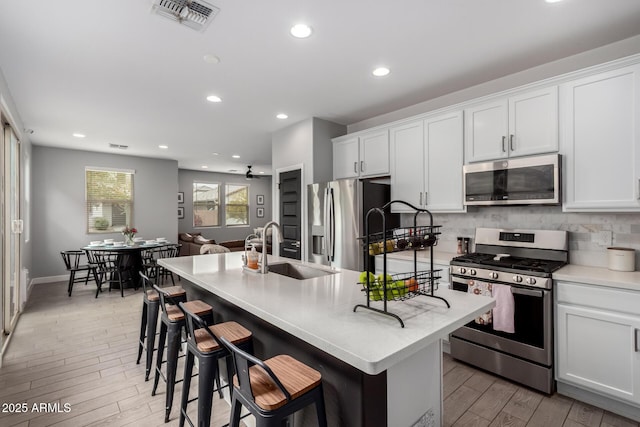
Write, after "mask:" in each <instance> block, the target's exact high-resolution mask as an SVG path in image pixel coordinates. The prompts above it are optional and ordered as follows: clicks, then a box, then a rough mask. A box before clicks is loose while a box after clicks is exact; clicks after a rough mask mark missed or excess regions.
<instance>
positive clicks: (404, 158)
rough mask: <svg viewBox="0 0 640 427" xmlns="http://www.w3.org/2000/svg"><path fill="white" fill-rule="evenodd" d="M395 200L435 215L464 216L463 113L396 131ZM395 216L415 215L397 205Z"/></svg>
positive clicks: (393, 144)
mask: <svg viewBox="0 0 640 427" xmlns="http://www.w3.org/2000/svg"><path fill="white" fill-rule="evenodd" d="M389 133H390V139H391V142H390V143H391V166H390V168H391V199H392V200H404V201H406V202H409V203H411V204H412V205H414V206H416V207H419V208H423V209H428V210H429V211H431V212H464V211H465V208H464V206H463V195H462V164H463V124H462V111H455V112H452V113H446V114H441V115H438V116H434V117H429V118H426V119H424V120H416V121H414V122H410V123H407V124H403V125H399V126H395V127H392V128H391V129H390V130H389ZM391 209H392V211H393V212H413V210H412V209H411V208H409V207H408V206H405V205H399V204H395V205H393V206H392V207H391Z"/></svg>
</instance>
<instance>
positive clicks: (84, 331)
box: [0, 283, 640, 427]
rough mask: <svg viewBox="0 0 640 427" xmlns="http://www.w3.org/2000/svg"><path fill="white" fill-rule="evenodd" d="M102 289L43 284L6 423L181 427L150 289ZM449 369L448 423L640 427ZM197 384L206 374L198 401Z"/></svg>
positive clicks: (2, 422) (215, 422)
mask: <svg viewBox="0 0 640 427" xmlns="http://www.w3.org/2000/svg"><path fill="white" fill-rule="evenodd" d="M94 292H95V286H94V285H92V284H91V283H90V284H89V285H88V286H86V287H85V286H83V285H76V286H75V287H74V290H73V296H72V297H71V298H69V297H67V295H66V283H55V284H41V285H36V286H35V287H34V289H33V291H32V293H31V295H30V298H29V301H28V303H27V307H26V308H25V311H24V313H23V314H22V316H21V318H20V321H19V323H18V326H17V328H16V330H15V331H14V336H13V337H12V338H11V343H10V345H9V348H8V350H7V352H6V354H5V357H4V360H3V364H2V367H1V368H0V404H2V406H3V407H2V408H0V409H4V410H5V411H2V412H0V426H3V427H4V426H7V427H8V426H20V427H26V426H29V427H34V426H72V427H79V426H89V425H90V426H136V427H137V426H142V427H146V426H150V427H155V426H168V427H173V426H177V425H178V404H179V403H178V402H179V399H180V394H181V393H182V387H181V384H178V385H177V387H176V393H175V396H174V403H173V405H174V407H173V410H172V413H171V419H170V422H169V423H168V424H165V423H164V422H163V421H164V406H165V392H164V387H163V386H164V384H163V383H162V382H161V384H160V387H159V391H158V393H157V394H156V396H153V397H152V396H151V388H152V385H153V383H152V381H149V382H145V381H144V364H140V365H137V364H136V361H135V360H136V356H137V340H138V333H139V327H140V310H141V308H142V294H141V292H140V291H137V292H136V291H133V290H127V291H126V292H125V298H121V297H120V293H119V292H117V291H113V292H111V293H109V292H104V293H102V294H101V295H100V296H99V297H98V298H97V299H95V298H94V297H93V295H94ZM143 359H144V358H143ZM181 366H182V365H181V364H180V366H179V371H178V372H179V373H178V375H179V377H181V376H182V369H181ZM444 371H445V375H444V398H445V400H444V422H443V424H444V425H445V426H447V427H448V426H455V427H462V426H514V427H519V426H532V427H537V426H565V427H579V426H585V427H598V426H601V427H627V426H628V427H640V426H639V425H638V423H636V422H633V421H630V420H627V419H624V418H621V417H618V416H616V415H614V414H611V413H608V412H606V411H602V410H601V409H598V408H594V407H592V406H589V405H585V404H582V403H580V402H577V401H574V400H572V399H568V398H566V397H563V396H560V395H553V396H551V397H548V396H545V395H542V394H539V393H536V392H534V391H531V390H529V389H526V388H523V387H519V386H517V385H515V384H513V383H510V382H508V381H506V380H503V379H499V378H496V377H494V376H491V375H489V374H487V373H485V372H482V371H478V370H476V369H474V368H472V367H469V366H467V365H464V364H462V363H459V362H456V361H454V360H453V359H451V358H450V357H449V356H447V355H445V357H444ZM196 387H197V378H196V379H194V381H193V382H192V391H191V396H195V390H196ZM11 404H20V405H21V404H26V407H27V411H26V412H24V411H23V412H16V407H13V408H11V407H10V405H11ZM34 404H35V405H36V406H35V407H34V406H33V405H34ZM41 404H45V406H44V407H42V408H41V407H40V405H41ZM46 404H49V406H48V407H47V406H46ZM56 405H57V406H56ZM65 405H67V406H65ZM18 408H20V407H18ZM8 409H13V410H12V411H7V410H8ZM195 409H196V404H195V402H194V403H192V404H191V405H190V406H189V413H190V416H191V417H192V419H193V420H194V421H195V419H196V416H195V413H194V411H195ZM228 414H229V407H228V405H227V404H226V402H224V401H223V400H220V399H218V398H214V409H213V414H212V423H211V425H212V426H221V425H224V424H225V423H227V422H228ZM330 427H334V426H330ZM346 427H349V426H346ZM390 427H396V426H390Z"/></svg>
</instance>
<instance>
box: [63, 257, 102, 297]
mask: <svg viewBox="0 0 640 427" xmlns="http://www.w3.org/2000/svg"><path fill="white" fill-rule="evenodd" d="M60 255H61V256H62V260H63V261H64V266H65V268H66V269H67V271H68V272H69V286H68V289H67V293H68V294H69V296H71V292H72V291H73V285H74V284H75V283H82V282H84V284H85V285H86V284H87V283H89V278H90V277H91V276H93V280H95V282H96V284H97V283H98V276H97V273H96V269H95V266H93V265H91V263H87V264H81V263H80V262H81V258H82V256H83V255H84V252H83V251H81V250H71V251H61V252H60ZM82 273H84V274H82Z"/></svg>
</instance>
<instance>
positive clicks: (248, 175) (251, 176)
mask: <svg viewBox="0 0 640 427" xmlns="http://www.w3.org/2000/svg"><path fill="white" fill-rule="evenodd" d="M244 176H245V178H247V179H254V178H256V179H258V178H260V177H259V176H256V175H254V174H253V172H252V171H251V165H248V166H247V172H246V173H245V174H244Z"/></svg>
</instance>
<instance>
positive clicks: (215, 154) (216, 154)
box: [211, 153, 220, 156]
mask: <svg viewBox="0 0 640 427" xmlns="http://www.w3.org/2000/svg"><path fill="white" fill-rule="evenodd" d="M211 154H213V155H214V156H218V155H220V153H211Z"/></svg>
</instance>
